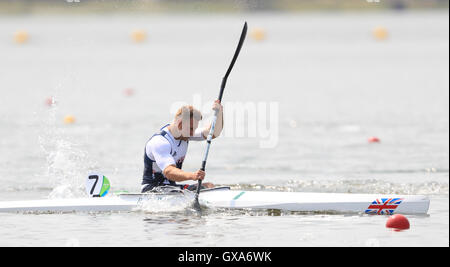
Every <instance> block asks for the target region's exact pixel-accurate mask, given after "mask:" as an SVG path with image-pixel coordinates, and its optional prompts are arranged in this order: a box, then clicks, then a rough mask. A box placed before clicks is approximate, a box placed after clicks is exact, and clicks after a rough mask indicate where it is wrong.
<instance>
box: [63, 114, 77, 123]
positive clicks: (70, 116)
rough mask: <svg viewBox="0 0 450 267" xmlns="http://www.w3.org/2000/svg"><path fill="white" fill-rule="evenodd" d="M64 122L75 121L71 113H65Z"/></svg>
mask: <svg viewBox="0 0 450 267" xmlns="http://www.w3.org/2000/svg"><path fill="white" fill-rule="evenodd" d="M64 123H65V124H72V123H75V117H74V116H72V115H67V116H65V117H64Z"/></svg>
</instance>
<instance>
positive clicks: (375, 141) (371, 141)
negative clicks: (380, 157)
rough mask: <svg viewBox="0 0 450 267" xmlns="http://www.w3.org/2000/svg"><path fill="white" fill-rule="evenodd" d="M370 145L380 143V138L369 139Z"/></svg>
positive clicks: (372, 137)
mask: <svg viewBox="0 0 450 267" xmlns="http://www.w3.org/2000/svg"><path fill="white" fill-rule="evenodd" d="M368 141H369V143H379V142H380V138H378V137H375V136H371V137H369V139H368Z"/></svg>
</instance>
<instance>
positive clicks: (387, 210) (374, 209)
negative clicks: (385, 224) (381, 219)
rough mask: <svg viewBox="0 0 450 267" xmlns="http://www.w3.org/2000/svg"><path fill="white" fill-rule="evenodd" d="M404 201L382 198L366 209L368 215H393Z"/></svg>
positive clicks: (401, 199)
mask: <svg viewBox="0 0 450 267" xmlns="http://www.w3.org/2000/svg"><path fill="white" fill-rule="evenodd" d="M402 201H403V198H382V199H376V200H374V201H373V202H372V204H371V205H370V206H369V207H368V208H367V209H366V211H365V213H366V214H377V215H392V214H394V212H395V209H396V208H397V207H398V205H400V204H401V203H402Z"/></svg>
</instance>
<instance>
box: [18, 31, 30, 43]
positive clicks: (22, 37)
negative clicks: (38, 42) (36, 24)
mask: <svg viewBox="0 0 450 267" xmlns="http://www.w3.org/2000/svg"><path fill="white" fill-rule="evenodd" d="M28 39H29V36H28V32H26V31H16V32H15V33H14V42H15V43H16V44H24V43H26V42H27V41H28Z"/></svg>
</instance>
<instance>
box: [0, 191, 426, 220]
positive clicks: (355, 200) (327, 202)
mask: <svg viewBox="0 0 450 267" xmlns="http://www.w3.org/2000/svg"><path fill="white" fill-rule="evenodd" d="M184 194H192V193H190V192H189V193H185V192H176V193H142V194H141V193H135V194H128V193H126V194H125V193H124V194H116V195H112V196H106V197H93V198H72V199H44V200H27V201H5V202H0V212H38V213H54V212H108V211H134V210H139V209H140V207H142V205H145V203H146V202H147V201H153V200H155V199H159V200H160V201H165V200H164V198H166V197H179V198H180V199H184V200H185V201H192V197H191V198H186V196H185V195H184ZM199 201H200V204H201V205H202V206H206V207H210V208H229V209H256V210H261V209H263V210H282V211H294V212H336V213H366V214H378V215H392V214H395V213H401V214H427V212H428V208H429V205H430V200H429V198H428V197H426V196H423V195H381V194H344V193H303V192H272V191H241V190H230V189H229V188H228V187H223V188H215V189H206V190H202V192H201V193H200V197H199Z"/></svg>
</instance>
